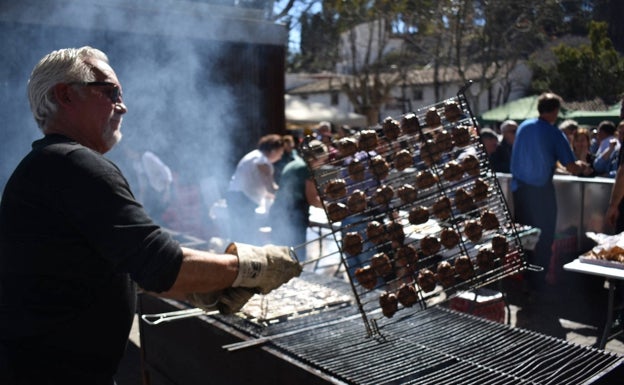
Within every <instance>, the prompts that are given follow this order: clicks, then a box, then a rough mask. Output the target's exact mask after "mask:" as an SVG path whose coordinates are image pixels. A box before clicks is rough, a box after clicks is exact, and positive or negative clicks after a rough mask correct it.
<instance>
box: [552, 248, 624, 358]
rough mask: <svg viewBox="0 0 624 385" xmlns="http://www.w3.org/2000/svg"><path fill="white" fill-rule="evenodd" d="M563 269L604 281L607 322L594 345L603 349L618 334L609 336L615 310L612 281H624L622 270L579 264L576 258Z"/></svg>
mask: <svg viewBox="0 0 624 385" xmlns="http://www.w3.org/2000/svg"><path fill="white" fill-rule="evenodd" d="M563 268H564V270H567V271H574V272H577V273H583V274H589V275H596V276H598V277H603V278H604V279H605V282H606V284H607V287H608V289H609V300H608V303H607V320H606V322H605V326H604V330H603V331H602V336H601V337H600V340H599V341H597V345H596V346H597V347H599V348H600V349H604V348H605V345H606V344H607V341H608V340H610V339H612V338H614V337H615V336H616V335H618V334H619V333H618V334H616V335H610V332H611V326H612V325H613V311H614V309H615V306H614V303H613V302H614V299H615V284H614V283H613V282H612V281H613V280H620V281H624V269H618V268H614V267H607V266H600V265H595V264H592V263H584V262H581V261H580V260H579V259H578V258H577V259H575V260H574V261H572V262H569V263H566V264H565V265H563Z"/></svg>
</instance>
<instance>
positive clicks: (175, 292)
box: [161, 247, 238, 299]
mask: <svg viewBox="0 0 624 385" xmlns="http://www.w3.org/2000/svg"><path fill="white" fill-rule="evenodd" d="M182 253H183V256H184V257H183V259H182V265H181V266H180V271H179V273H178V277H177V278H176V281H175V283H174V284H173V286H172V287H171V289H169V291H167V292H165V293H161V295H162V296H164V297H170V298H177V299H180V298H184V297H185V295H186V294H188V293H207V292H216V291H219V290H222V289H225V288H227V287H230V286H232V283H233V282H234V279H235V278H236V275H237V273H238V257H237V256H236V255H231V254H216V253H211V252H207V251H201V250H195V249H189V248H186V247H183V248H182Z"/></svg>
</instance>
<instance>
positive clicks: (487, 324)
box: [140, 272, 624, 385]
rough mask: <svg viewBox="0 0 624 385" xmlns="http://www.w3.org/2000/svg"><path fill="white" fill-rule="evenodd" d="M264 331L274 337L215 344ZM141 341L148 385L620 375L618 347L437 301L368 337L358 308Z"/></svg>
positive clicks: (147, 331)
mask: <svg viewBox="0 0 624 385" xmlns="http://www.w3.org/2000/svg"><path fill="white" fill-rule="evenodd" d="M302 279H304V280H308V281H310V282H314V283H316V284H320V285H326V286H327V287H331V288H332V289H334V290H340V291H341V292H343V293H349V292H350V291H351V288H350V286H349V284H348V283H347V282H345V281H343V280H339V279H335V278H330V277H326V276H320V275H317V274H314V273H308V272H304V273H303V275H302ZM140 305H141V308H142V309H141V310H142V311H146V312H160V311H170V310H174V309H180V308H183V307H184V305H183V304H181V303H177V302H175V301H167V300H161V299H157V298H154V297H151V296H149V295H142V296H141V298H140ZM373 316H374V314H373ZM262 337H265V338H266V339H267V342H270V343H265V344H264V345H262V346H256V347H254V348H248V349H243V350H240V351H235V352H230V353H227V352H226V351H224V350H222V349H221V346H222V345H228V344H229V345H231V344H237V343H240V342H241V340H243V342H246V341H248V340H252V341H253V340H256V339H258V338H262ZM141 347H142V350H143V351H144V360H145V363H146V365H145V366H146V370H147V371H148V372H150V377H151V378H152V382H150V384H151V385H157V384H174V383H180V384H182V383H184V384H193V383H198V384H199V383H206V381H207V379H210V380H211V381H212V382H211V383H226V382H227V383H233V384H237V383H240V384H243V383H254V384H272V385H275V384H294V383H301V384H304V383H305V384H372V385H380V384H428V385H429V384H435V385H440V384H453V385H456V384H479V385H483V384H566V385H574V384H611V383H613V384H619V381H620V379H621V378H622V377H621V376H622V375H623V374H624V368H623V366H624V365H623V364H624V363H623V358H622V357H621V356H618V355H616V354H614V353H608V352H605V351H602V350H597V349H594V348H590V347H586V346H580V345H576V344H572V343H569V342H566V341H563V340H560V339H557V338H553V337H549V336H545V335H542V334H539V333H535V332H531V331H527V330H523V329H516V328H513V327H510V326H508V325H504V324H500V323H496V322H492V321H488V320H485V319H483V318H479V317H475V316H472V315H469V314H465V313H460V312H456V311H454V310H450V309H447V308H445V307H443V306H432V307H430V308H428V309H427V310H426V311H421V310H420V309H418V308H407V309H404V310H403V311H401V312H399V313H397V314H396V315H395V316H394V317H393V318H392V319H389V320H387V322H385V323H384V329H383V333H379V334H375V335H373V336H371V337H367V338H366V337H364V336H363V333H362V321H361V315H360V312H359V309H358V308H357V307H356V306H348V307H338V308H333V309H330V310H327V311H324V312H317V313H314V314H310V315H308V316H306V317H299V318H293V319H289V320H288V321H285V322H278V323H272V324H270V325H260V324H258V323H255V322H250V321H249V320H248V319H244V318H241V317H236V316H220V315H215V316H202V317H198V318H192V319H187V320H182V321H176V322H173V323H171V324H166V325H161V326H157V327H153V326H145V325H144V324H141ZM178 362H180V364H179V365H178V364H177V363H178ZM182 363H183V364H182ZM160 378H167V379H168V380H167V381H164V380H162V381H159V380H157V379H160ZM176 381H180V382H176ZM616 381H617V382H616Z"/></svg>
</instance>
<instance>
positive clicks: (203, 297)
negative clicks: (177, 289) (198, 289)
mask: <svg viewBox="0 0 624 385" xmlns="http://www.w3.org/2000/svg"><path fill="white" fill-rule="evenodd" d="M220 296H221V291H216V292H211V293H191V294H187V295H186V300H187V301H188V302H189V303H190V304H191V305H193V306H195V307H198V308H200V309H202V310H203V311H205V312H209V311H213V310H217V304H218V303H219V297H220Z"/></svg>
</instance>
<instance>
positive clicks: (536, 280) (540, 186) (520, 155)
mask: <svg viewBox="0 0 624 385" xmlns="http://www.w3.org/2000/svg"><path fill="white" fill-rule="evenodd" d="M561 102H562V101H561V97H559V96H558V95H556V94H553V93H544V94H542V95H540V97H539V99H538V102H537V110H538V112H539V117H538V118H533V119H527V120H525V121H524V122H522V124H520V126H519V127H518V131H517V132H516V140H515V141H514V144H513V151H512V154H511V174H512V180H511V190H512V192H513V202H514V213H515V220H516V222H518V223H521V224H524V225H529V226H534V227H537V228H539V229H540V230H541V235H540V239H539V241H538V243H537V245H536V246H535V250H534V251H533V253H531V252H529V253H527V258H528V262H529V263H531V264H534V265H539V266H542V267H544V269H547V268H548V266H549V264H550V257H551V246H552V243H553V240H554V235H555V225H556V221H557V199H556V196H555V187H554V185H553V182H552V180H553V174H554V172H555V166H556V163H557V161H559V162H560V163H561V164H562V165H563V166H564V167H565V168H566V169H567V170H568V171H569V172H570V173H571V174H573V175H579V174H581V172H582V170H583V167H586V165H585V164H584V163H582V162H580V161H578V162H577V161H576V159H575V157H574V153H573V152H572V149H571V148H570V144H569V143H568V140H567V139H566V137H565V135H564V134H563V133H562V132H561V131H560V130H559V129H558V128H557V127H556V126H555V125H554V123H555V122H556V120H557V117H558V116H559V109H560V108H561ZM544 276H545V271H544V272H543V273H542V274H539V275H536V274H531V275H529V276H528V277H527V278H528V279H529V282H528V283H529V285H530V286H531V289H538V288H539V286H540V285H541V284H542V283H543V282H544Z"/></svg>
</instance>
